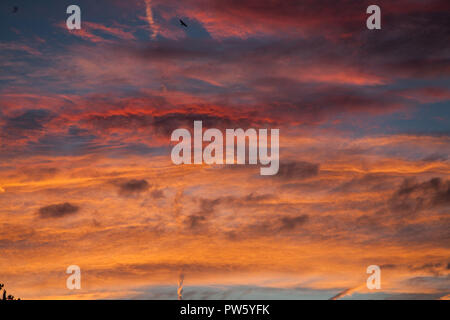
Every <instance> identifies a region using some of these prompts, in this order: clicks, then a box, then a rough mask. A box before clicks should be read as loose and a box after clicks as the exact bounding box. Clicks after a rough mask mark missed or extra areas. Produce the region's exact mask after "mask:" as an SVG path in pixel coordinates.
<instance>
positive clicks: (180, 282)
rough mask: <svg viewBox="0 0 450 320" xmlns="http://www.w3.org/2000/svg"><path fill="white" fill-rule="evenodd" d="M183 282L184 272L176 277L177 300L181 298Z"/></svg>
mask: <svg viewBox="0 0 450 320" xmlns="http://www.w3.org/2000/svg"><path fill="white" fill-rule="evenodd" d="M183 282H184V274H182V273H181V274H180V278H179V279H178V290H177V293H178V300H183Z"/></svg>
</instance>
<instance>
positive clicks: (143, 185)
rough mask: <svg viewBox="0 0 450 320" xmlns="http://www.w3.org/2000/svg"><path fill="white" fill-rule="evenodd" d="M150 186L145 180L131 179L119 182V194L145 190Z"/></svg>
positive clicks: (130, 193) (131, 193) (137, 192)
mask: <svg viewBox="0 0 450 320" xmlns="http://www.w3.org/2000/svg"><path fill="white" fill-rule="evenodd" d="M149 188H150V184H149V183H148V182H147V180H143V179H142V180H137V179H132V180H129V181H127V182H123V183H121V184H119V194H121V195H133V194H139V193H142V192H144V191H147V190H148V189H149Z"/></svg>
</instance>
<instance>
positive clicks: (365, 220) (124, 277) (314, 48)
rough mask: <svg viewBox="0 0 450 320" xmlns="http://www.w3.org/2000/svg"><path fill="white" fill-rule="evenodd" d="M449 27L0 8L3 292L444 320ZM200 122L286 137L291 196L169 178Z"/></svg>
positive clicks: (244, 181)
mask: <svg viewBox="0 0 450 320" xmlns="http://www.w3.org/2000/svg"><path fill="white" fill-rule="evenodd" d="M71 4H77V5H79V7H80V8H81V29H80V30H68V29H67V27H66V19H67V17H68V16H69V15H68V14H67V13H66V8H67V7H68V6H69V5H71ZM371 4H377V5H379V6H380V8H381V26H382V28H381V30H368V29H367V27H366V19H367V17H368V14H366V8H367V7H368V6H369V5H371ZM14 6H17V7H18V10H17V12H15V13H14V12H13V7H14ZM449 18H450V2H449V1H446V0H442V1H441V0H428V1H421V0H397V1H385V0H377V1H375V2H374V1H370V2H369V1H364V0H362V1H335V0H333V1H331V0H330V1H328V0H324V1H315V0H314V1H313V0H301V1H299V0H295V1H294V0H274V1H260V0H258V1H256V0H239V1H235V0H226V1H225V0H184V1H173V0H127V1H118V0H110V1H33V2H31V1H25V0H22V1H21V0H3V1H1V3H0V204H1V206H0V217H1V219H0V282H1V283H4V284H5V287H6V288H7V290H8V292H11V293H13V294H14V295H16V296H18V297H21V298H22V299H177V297H178V296H177V286H178V280H179V278H180V277H182V276H183V277H184V289H183V298H184V299H330V298H332V297H338V298H342V299H445V298H447V299H448V298H449V294H450V276H449V274H450V217H449V209H450V162H449V161H450V159H449V151H450V45H449V44H450V19H449ZM179 19H182V20H183V21H184V22H185V23H186V24H187V25H188V27H187V28H185V27H183V26H181V25H180V23H179ZM195 120H202V121H203V127H204V128H219V129H220V130H225V129H226V128H243V129H248V128H269V129H274V128H277V129H280V169H279V172H278V174H277V175H274V176H261V175H260V174H259V166H255V165H206V164H202V165H187V164H186V165H175V164H173V163H172V161H171V158H170V152H171V148H172V147H173V145H174V143H173V142H171V141H170V135H171V132H172V131H173V130H175V129H177V128H187V129H190V130H191V129H192V128H193V122H194V121H195ZM70 265H78V266H79V267H80V268H81V289H80V290H68V289H67V288H66V279H67V277H68V275H67V274H66V273H65V272H66V269H67V267H68V266H70ZM370 265H378V266H380V268H381V289H379V290H369V289H368V288H367V287H366V286H365V284H366V280H367V278H368V276H369V275H368V274H367V273H366V269H367V267H368V266H370Z"/></svg>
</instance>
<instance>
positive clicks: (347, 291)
mask: <svg viewBox="0 0 450 320" xmlns="http://www.w3.org/2000/svg"><path fill="white" fill-rule="evenodd" d="M363 287H364V284H363V285H360V286H357V287H355V288H349V289H345V290H344V291H342V292H339V293H338V294H337V295H335V296H334V297H331V298H330V300H338V299H340V298H342V297H345V296H351V295H352V294H353V293H354V292H355V291H358V290H359V289H361V288H363Z"/></svg>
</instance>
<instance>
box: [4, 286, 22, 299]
mask: <svg viewBox="0 0 450 320" xmlns="http://www.w3.org/2000/svg"><path fill="white" fill-rule="evenodd" d="M4 287H5V285H4V284H3V283H0V291H1V290H2V289H3V296H2V301H6V300H14V296H13V295H12V294H9V295H6V289H5V288H4ZM17 300H20V298H17Z"/></svg>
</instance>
